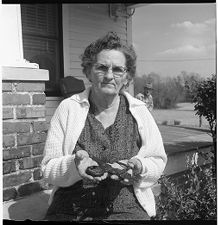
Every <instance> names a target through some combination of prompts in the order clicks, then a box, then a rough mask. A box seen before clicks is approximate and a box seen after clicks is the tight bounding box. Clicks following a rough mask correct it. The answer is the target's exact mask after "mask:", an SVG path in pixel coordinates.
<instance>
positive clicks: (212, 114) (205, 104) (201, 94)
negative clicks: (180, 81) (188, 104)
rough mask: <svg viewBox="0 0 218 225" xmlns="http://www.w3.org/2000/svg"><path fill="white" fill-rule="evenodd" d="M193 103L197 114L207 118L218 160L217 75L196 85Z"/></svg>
mask: <svg viewBox="0 0 218 225" xmlns="http://www.w3.org/2000/svg"><path fill="white" fill-rule="evenodd" d="M193 102H194V103H195V106H194V110H195V111H196V114H197V115H199V116H203V117H205V118H206V120H207V121H208V123H209V126H210V132H211V134H212V138H213V145H214V155H215V157H214V159H215V160H216V142H217V140H216V131H217V124H216V75H212V77H211V78H207V79H206V80H203V81H201V82H199V83H198V84H197V85H196V94H195V96H194V98H193ZM215 163H216V162H215Z"/></svg>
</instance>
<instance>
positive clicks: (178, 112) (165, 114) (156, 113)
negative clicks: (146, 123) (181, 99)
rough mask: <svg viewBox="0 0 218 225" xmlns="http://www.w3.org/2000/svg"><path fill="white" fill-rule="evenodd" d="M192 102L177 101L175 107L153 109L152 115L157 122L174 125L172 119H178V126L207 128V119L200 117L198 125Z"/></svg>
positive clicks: (197, 117)
mask: <svg viewBox="0 0 218 225" xmlns="http://www.w3.org/2000/svg"><path fill="white" fill-rule="evenodd" d="M195 113H196V112H195V111H194V105H193V104H192V103H179V104H177V108H176V109H168V110H166V109H154V110H153V111H152V115H153V117H154V119H155V121H156V122H157V124H163V123H164V122H167V124H168V125H174V121H175V120H176V121H180V124H179V125H180V126H187V127H195V128H203V129H209V125H208V122H207V120H206V119H205V118H204V117H202V125H201V127H199V116H197V115H195Z"/></svg>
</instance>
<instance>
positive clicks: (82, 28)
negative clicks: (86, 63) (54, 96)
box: [64, 4, 127, 85]
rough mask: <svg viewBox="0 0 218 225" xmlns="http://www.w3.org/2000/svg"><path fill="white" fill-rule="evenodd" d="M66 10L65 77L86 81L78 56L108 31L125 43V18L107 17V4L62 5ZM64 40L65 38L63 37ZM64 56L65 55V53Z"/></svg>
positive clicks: (86, 82)
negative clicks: (67, 63) (66, 64)
mask: <svg viewBox="0 0 218 225" xmlns="http://www.w3.org/2000/svg"><path fill="white" fill-rule="evenodd" d="M64 7H66V8H67V13H68V17H69V18H68V21H69V22H68V23H67V26H68V28H66V24H65V30H66V29H67V32H65V33H66V34H67V35H69V37H68V39H67V40H68V41H67V43H64V44H67V45H68V46H65V49H67V53H68V55H67V56H65V58H68V59H69V64H70V65H69V68H68V69H66V70H65V71H67V73H65V76H69V75H71V76H75V77H77V78H79V79H83V80H85V84H87V85H88V84H89V83H88V81H86V78H85V75H84V74H83V73H82V68H81V61H80V58H79V57H80V56H81V54H82V53H83V52H84V50H85V48H86V47H87V46H88V45H89V44H90V43H91V42H93V41H95V40H96V39H97V38H99V37H101V36H103V35H105V34H106V33H107V32H109V31H115V32H117V34H118V35H119V36H120V38H121V39H122V40H123V41H125V42H126V41H127V21H126V19H125V18H120V19H118V20H116V21H115V20H114V19H112V18H110V16H109V4H66V5H65V4H64ZM65 38H66V37H65ZM65 55H66V53H65Z"/></svg>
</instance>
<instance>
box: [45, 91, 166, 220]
mask: <svg viewBox="0 0 218 225" xmlns="http://www.w3.org/2000/svg"><path fill="white" fill-rule="evenodd" d="M89 92H90V88H88V89H86V90H85V91H84V92H82V93H80V94H76V95H73V96H71V97H69V98H67V99H65V100H63V101H62V102H61V103H60V105H59V106H58V108H57V109H56V111H55V113H54V115H53V117H52V119H51V123H50V127H49V130H48V135H47V140H46V143H45V149H44V157H43V160H42V164H41V169H42V172H43V177H44V179H45V180H46V181H47V182H48V183H50V184H52V185H54V188H53V191H52V194H51V196H50V199H49V204H50V203H51V202H52V199H53V195H54V192H55V191H56V190H57V189H58V187H68V186H71V185H73V184H74V183H76V182H77V181H79V180H81V179H82V178H81V177H80V175H79V173H78V171H77V168H76V166H75V162H74V157H75V155H74V154H73V151H74V148H75V145H76V143H77V140H78V138H79V136H80V134H81V132H82V129H83V127H84V125H85V120H86V118H87V114H88V110H89V106H90V105H89V102H88V96H89ZM123 94H124V95H125V96H126V98H127V100H128V102H129V110H130V112H131V113H132V115H133V117H134V118H135V120H136V122H137V124H138V129H139V134H140V136H141V140H142V146H141V148H140V150H139V152H138V154H137V156H134V157H137V158H138V159H139V160H140V161H141V162H142V165H143V171H142V174H141V175H140V177H141V178H140V180H139V181H138V182H137V183H134V184H133V187H134V192H135V195H136V197H137V199H138V201H139V203H140V204H141V206H142V207H143V208H144V210H146V212H147V213H148V215H149V216H155V215H156V210H155V200H154V195H153V192H152V190H151V187H152V186H153V185H154V184H155V183H156V182H157V179H158V178H159V177H160V175H161V174H162V172H163V170H164V168H165V166H166V162H167V156H166V153H165V150H164V146H163V141H162V137H161V134H160V132H159V129H158V127H157V125H156V123H155V121H154V119H153V117H152V115H151V114H150V112H149V111H148V109H147V108H146V106H145V104H144V103H143V102H142V101H140V100H138V99H136V98H134V97H132V96H131V95H130V94H129V93H127V92H123Z"/></svg>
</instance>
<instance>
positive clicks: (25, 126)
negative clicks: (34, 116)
mask: <svg viewBox="0 0 218 225" xmlns="http://www.w3.org/2000/svg"><path fill="white" fill-rule="evenodd" d="M30 126H31V124H30V123H29V122H3V134H10V133H25V132H29V131H30Z"/></svg>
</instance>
